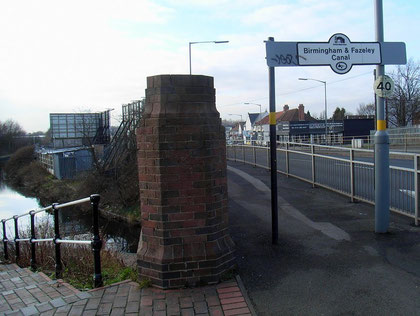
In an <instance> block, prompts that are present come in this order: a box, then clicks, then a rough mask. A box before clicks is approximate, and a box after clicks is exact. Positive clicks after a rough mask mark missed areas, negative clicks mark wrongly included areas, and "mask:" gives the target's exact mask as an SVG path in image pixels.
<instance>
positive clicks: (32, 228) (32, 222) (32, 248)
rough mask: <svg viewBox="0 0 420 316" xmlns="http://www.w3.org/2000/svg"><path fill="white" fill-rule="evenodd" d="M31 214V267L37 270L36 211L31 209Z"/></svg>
mask: <svg viewBox="0 0 420 316" xmlns="http://www.w3.org/2000/svg"><path fill="white" fill-rule="evenodd" d="M29 215H30V216H31V239H30V241H29V242H30V243H31V269H32V270H36V256H35V242H33V240H34V239H35V211H30V212H29Z"/></svg>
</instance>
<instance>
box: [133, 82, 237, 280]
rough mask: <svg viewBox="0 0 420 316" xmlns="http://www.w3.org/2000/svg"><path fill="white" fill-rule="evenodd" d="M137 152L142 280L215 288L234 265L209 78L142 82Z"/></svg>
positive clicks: (221, 138) (221, 143)
mask: <svg viewBox="0 0 420 316" xmlns="http://www.w3.org/2000/svg"><path fill="white" fill-rule="evenodd" d="M137 146H138V147H137V148H138V156H137V158H138V166H139V183H140V203H141V218H142V233H141V236H140V243H139V250H138V252H137V262H138V266H139V273H140V276H141V277H146V278H150V279H151V280H152V283H153V285H155V286H157V287H160V288H176V287H182V286H185V285H189V286H195V285H198V284H205V283H215V282H218V281H219V279H220V276H221V275H222V274H223V273H224V272H225V271H227V270H229V269H231V268H232V267H233V266H234V254H233V251H234V245H233V242H232V240H231V238H230V236H229V231H228V209H227V180H226V139H225V133H224V127H223V126H222V125H221V122H220V117H219V113H218V112H217V110H216V106H215V89H214V87H213V78H212V77H207V76H197V75H193V76H191V75H159V76H153V77H148V78H147V89H146V105H145V109H144V116H143V118H142V120H141V125H140V127H139V128H138V130H137Z"/></svg>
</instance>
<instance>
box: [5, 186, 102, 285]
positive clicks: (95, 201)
mask: <svg viewBox="0 0 420 316" xmlns="http://www.w3.org/2000/svg"><path fill="white" fill-rule="evenodd" d="M99 200H100V196H99V195H98V194H93V195H91V196H90V197H87V198H84V199H80V200H76V201H71V202H67V203H63V204H58V203H54V204H52V205H50V206H47V207H44V208H41V209H37V210H32V211H30V212H28V213H25V214H21V215H15V216H13V217H11V218H7V219H2V220H1V222H2V226H3V248H4V258H5V260H9V252H8V244H9V242H14V244H15V256H16V262H18V261H19V258H20V243H21V242H29V244H30V246H31V259H30V264H31V268H32V269H34V270H35V269H36V267H37V262H36V244H37V243H43V242H53V243H54V248H55V275H56V278H57V279H59V278H61V276H62V272H63V266H62V262H61V244H82V245H91V246H92V251H93V261H94V276H93V280H94V286H95V287H100V286H102V285H103V282H102V272H101V257H100V252H101V248H102V240H101V238H100V236H99ZM87 202H90V204H91V205H92V219H93V232H92V233H93V238H92V240H68V239H62V238H61V237H60V221H59V217H58V216H59V210H60V209H62V208H65V207H69V206H73V205H78V204H82V203H87ZM49 210H52V212H53V219H54V237H51V238H36V230H35V215H36V214H38V213H41V212H46V211H49ZM28 215H29V216H30V231H31V232H30V234H31V236H30V238H20V236H19V225H18V220H19V218H21V217H24V216H28ZM11 220H13V221H14V239H13V241H10V240H9V239H8V238H7V230H6V222H7V221H11Z"/></svg>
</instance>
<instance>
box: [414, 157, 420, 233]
mask: <svg viewBox="0 0 420 316" xmlns="http://www.w3.org/2000/svg"><path fill="white" fill-rule="evenodd" d="M419 157H420V156H418V155H414V215H415V219H414V224H415V225H416V226H418V225H419V174H418V167H419V166H418V164H419Z"/></svg>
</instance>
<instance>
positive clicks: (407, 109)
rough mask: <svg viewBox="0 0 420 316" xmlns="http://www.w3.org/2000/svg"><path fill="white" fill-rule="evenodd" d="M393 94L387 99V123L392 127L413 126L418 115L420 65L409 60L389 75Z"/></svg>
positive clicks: (419, 108)
mask: <svg viewBox="0 0 420 316" xmlns="http://www.w3.org/2000/svg"><path fill="white" fill-rule="evenodd" d="M391 77H392V79H393V81H394V83H395V86H394V92H393V94H392V96H391V98H389V99H388V116H389V123H390V124H391V125H393V126H407V125H411V124H413V119H415V118H416V116H417V115H419V114H420V64H419V63H418V62H414V61H413V59H410V60H409V61H408V63H407V64H406V65H403V66H398V67H397V70H396V72H394V73H392V74H391Z"/></svg>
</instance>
